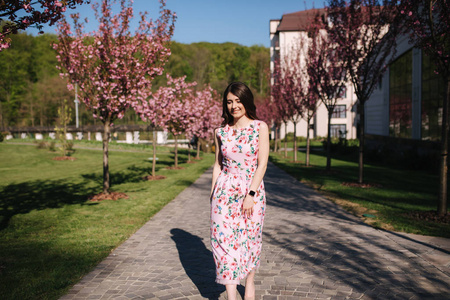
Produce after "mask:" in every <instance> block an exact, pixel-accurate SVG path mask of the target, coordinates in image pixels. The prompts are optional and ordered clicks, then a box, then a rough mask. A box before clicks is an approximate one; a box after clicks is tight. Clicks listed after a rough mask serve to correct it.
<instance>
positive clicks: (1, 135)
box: [0, 132, 5, 143]
mask: <svg viewBox="0 0 450 300" xmlns="http://www.w3.org/2000/svg"><path fill="white" fill-rule="evenodd" d="M4 139H5V134H4V133H3V132H0V143H1V142H3V140H4Z"/></svg>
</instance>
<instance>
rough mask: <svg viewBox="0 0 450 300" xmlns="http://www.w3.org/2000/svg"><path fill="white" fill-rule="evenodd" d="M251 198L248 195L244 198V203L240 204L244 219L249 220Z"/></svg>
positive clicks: (252, 203)
mask: <svg viewBox="0 0 450 300" xmlns="http://www.w3.org/2000/svg"><path fill="white" fill-rule="evenodd" d="M253 206H255V203H254V202H253V197H252V196H250V195H247V196H245V199H244V203H243V204H242V214H243V215H244V217H247V218H250V217H251V216H252V214H253Z"/></svg>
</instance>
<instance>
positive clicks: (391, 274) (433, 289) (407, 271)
mask: <svg viewBox="0 0 450 300" xmlns="http://www.w3.org/2000/svg"><path fill="white" fill-rule="evenodd" d="M268 171H269V172H268V173H267V176H266V178H265V186H266V190H267V192H268V196H267V197H268V202H267V205H268V211H269V212H270V214H271V215H276V216H277V218H276V219H272V220H270V221H269V220H268V221H269V222H268V226H267V227H265V231H264V233H263V234H264V241H265V243H266V244H268V245H271V246H275V247H276V249H283V250H282V251H281V252H277V255H276V256H274V257H273V258H272V257H270V258H269V259H275V260H280V261H283V262H285V263H289V264H290V265H291V270H290V271H292V273H293V274H294V275H293V276H298V274H305V276H306V278H310V279H311V282H308V284H309V285H310V284H313V285H314V286H315V287H316V288H318V287H319V286H321V287H322V288H323V289H327V288H328V289H332V288H335V287H336V286H342V287H350V288H351V289H353V291H358V292H359V293H362V294H364V295H366V296H367V297H371V298H370V299H372V298H374V299H409V298H411V297H412V296H416V297H419V299H446V297H445V295H447V296H448V294H447V293H448V291H449V287H448V278H446V276H445V275H444V274H442V273H440V272H439V271H438V270H436V269H435V268H434V267H433V266H431V265H429V264H428V263H425V262H424V261H423V260H422V259H420V258H418V257H417V256H415V255H414V254H413V253H411V252H409V251H408V250H407V249H405V248H404V247H403V246H402V245H399V244H398V243H396V242H394V241H393V240H392V239H391V238H389V236H388V235H389V234H390V233H389V232H383V231H379V230H376V229H374V228H372V227H370V226H368V225H367V224H365V223H363V222H362V221H361V220H359V219H358V218H356V217H354V216H352V215H351V214H349V213H347V212H346V211H344V210H343V209H342V208H340V207H339V206H337V205H335V204H334V203H332V202H331V201H328V200H325V199H324V198H323V197H321V196H319V195H318V194H317V193H316V192H314V191H313V190H311V189H310V188H308V187H306V186H304V185H302V184H299V183H298V182H296V180H295V179H293V178H292V177H290V176H287V174H285V173H284V172H282V171H281V170H280V169H278V168H273V166H269V170H268ZM285 187H288V188H285ZM271 223H273V224H271ZM424 246H428V245H426V244H424ZM280 275H281V276H283V274H280ZM442 275H444V276H442ZM287 276H289V274H286V277H287ZM283 277H284V276H283ZM315 281H317V282H315ZM347 295H348V294H347ZM347 295H346V296H347ZM340 296H343V295H340ZM442 297H443V298H442Z"/></svg>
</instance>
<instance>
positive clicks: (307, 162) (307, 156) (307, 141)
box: [305, 118, 311, 167]
mask: <svg viewBox="0 0 450 300" xmlns="http://www.w3.org/2000/svg"><path fill="white" fill-rule="evenodd" d="M310 123H311V118H308V125H307V129H306V159H305V161H306V166H307V167H309V146H310V141H309V124H310Z"/></svg>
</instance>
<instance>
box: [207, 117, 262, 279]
mask: <svg viewBox="0 0 450 300" xmlns="http://www.w3.org/2000/svg"><path fill="white" fill-rule="evenodd" d="M260 125H261V121H256V120H254V121H253V122H252V123H251V124H250V125H249V126H247V127H245V128H241V129H233V128H231V127H230V126H228V125H225V127H222V128H219V130H218V131H217V138H218V140H219V141H220V151H221V153H222V170H221V171H220V174H219V176H218V178H217V180H216V183H215V186H214V189H213V193H212V196H211V245H212V252H213V256H214V261H215V263H216V282H218V283H221V284H238V283H239V281H240V280H241V279H243V278H244V277H245V276H246V275H247V274H248V273H249V272H250V271H252V270H253V269H255V268H257V267H258V266H259V263H260V256H261V242H262V228H263V220H264V213H265V207H266V196H265V191H264V183H263V182H261V185H260V186H259V188H258V189H257V190H256V194H255V196H254V203H255V205H254V207H253V214H252V216H251V217H250V218H246V217H244V215H243V214H242V204H243V201H244V198H245V196H246V195H247V194H248V192H249V187H250V184H251V182H252V179H253V176H254V174H255V171H256V167H257V163H258V149H259V128H260Z"/></svg>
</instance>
